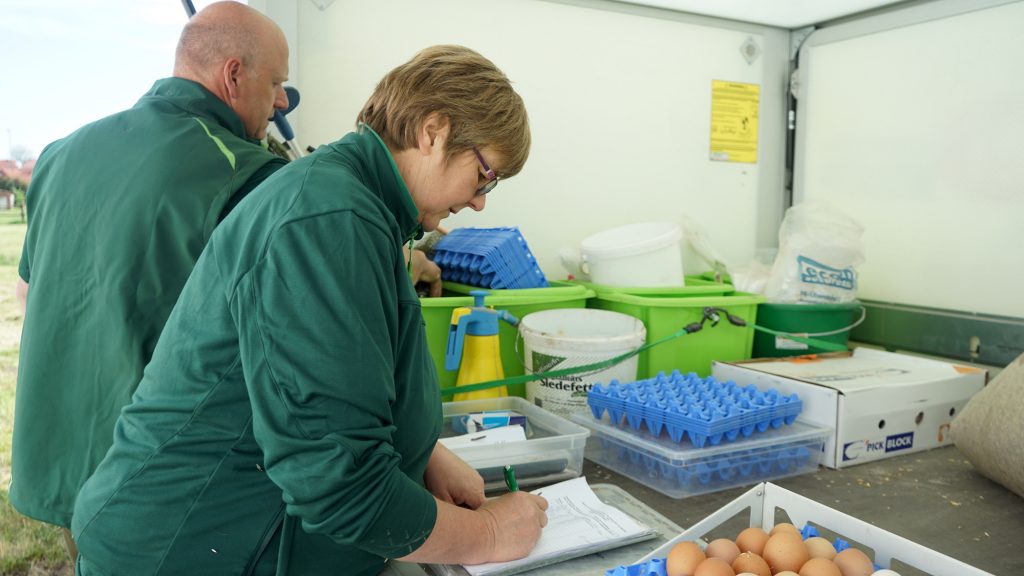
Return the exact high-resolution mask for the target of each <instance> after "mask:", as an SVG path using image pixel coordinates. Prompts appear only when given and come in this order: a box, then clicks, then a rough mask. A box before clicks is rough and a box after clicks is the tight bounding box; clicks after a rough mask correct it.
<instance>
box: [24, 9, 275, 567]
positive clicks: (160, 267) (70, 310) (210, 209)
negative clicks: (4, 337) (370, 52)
mask: <svg viewBox="0 0 1024 576" xmlns="http://www.w3.org/2000/svg"><path fill="white" fill-rule="evenodd" d="M175 56H176V57H175V66H174V76H173V77H171V78H166V79H162V80H158V81H157V82H156V83H155V84H154V85H153V88H152V89H151V90H150V91H149V92H148V93H147V94H146V95H144V96H143V97H142V98H141V99H140V100H139V101H138V103H137V104H136V105H135V106H134V107H133V108H131V109H129V110H126V111H124V112H120V113H118V114H114V115H113V116H109V117H107V118H104V119H102V120H99V121H97V122H94V123H92V124H89V125H87V126H85V127H83V128H81V129H79V130H77V131H76V132H74V133H72V134H71V135H70V136H67V137H66V138H64V139H62V140H58V141H57V142H54V143H53V144H51V145H50V146H48V147H47V148H46V150H44V152H43V154H42V155H41V157H40V159H39V163H38V164H37V166H36V172H35V178H34V180H33V182H32V186H31V187H30V188H29V191H28V196H27V202H28V216H29V225H28V233H27V236H26V239H25V246H24V251H23V254H22V258H21V264H20V269H19V273H20V274H19V275H20V277H21V282H20V288H21V292H22V294H25V293H27V302H26V305H27V308H26V313H25V324H24V331H23V334H22V341H21V356H20V365H19V372H18V386H17V400H16V403H15V420H14V444H13V464H12V482H11V487H10V500H11V503H12V504H13V505H14V507H15V508H16V509H17V510H18V511H19V512H21V513H22V514H25V515H26V516H30V517H32V518H36V519H39V520H42V521H44V522H48V523H51V524H56V525H59V526H63V527H70V525H71V514H72V511H73V509H74V505H75V496H76V494H77V493H78V490H79V489H80V487H81V486H82V484H83V483H84V482H85V480H86V479H87V478H88V477H89V475H90V474H92V472H93V470H94V469H95V467H96V465H97V464H99V462H100V460H101V459H102V458H103V455H104V454H105V453H106V452H107V449H108V448H109V447H110V444H111V441H112V439H113V429H114V422H115V421H116V419H117V417H118V414H119V413H120V411H121V408H122V407H123V406H124V405H126V404H128V402H129V401H130V399H131V395H132V393H133V392H134V391H135V388H136V386H137V385H138V383H139V381H140V380H141V378H142V372H143V368H144V367H145V366H146V364H147V363H148V362H149V359H150V357H151V356H152V353H153V348H154V346H155V345H156V343H157V337H158V336H159V335H160V332H161V330H162V329H163V326H164V323H165V322H166V320H167V317H168V315H169V314H170V312H171V308H172V307H173V306H174V303H175V301H176V300H177V298H178V294H179V293H180V292H181V289H182V287H183V286H184V284H185V280H186V279H187V278H188V276H189V273H190V272H191V271H192V268H193V266H194V265H195V263H196V260H197V259H198V258H199V254H200V253H201V251H202V249H203V247H204V246H205V245H206V243H207V241H208V240H209V238H210V235H211V234H212V233H213V229H214V227H215V226H216V225H217V224H218V222H219V221H220V219H221V218H222V217H223V216H224V214H225V213H226V212H227V211H228V210H229V209H230V208H231V207H232V206H234V205H235V204H236V203H237V202H238V201H239V200H240V199H241V197H243V196H244V195H245V194H247V193H248V192H249V191H250V190H252V189H253V188H254V187H255V186H256V185H257V184H259V183H260V182H262V181H263V180H264V179H265V178H267V176H269V175H270V174H271V173H272V172H274V171H275V170H277V169H278V168H280V167H281V166H283V165H284V163H285V162H284V160H282V159H280V158H277V157H275V156H274V155H272V154H270V153H269V152H267V151H266V149H265V148H264V147H263V146H261V145H260V142H259V141H260V140H261V139H262V138H263V137H264V136H265V135H266V130H267V124H268V119H269V118H270V117H271V116H272V115H273V113H274V109H275V108H277V109H283V108H285V107H286V106H287V96H286V95H285V92H284V89H283V86H282V83H283V82H284V81H285V80H286V79H287V76H288V45H287V42H286V40H285V37H284V34H283V33H282V32H281V30H280V29H279V28H278V27H277V26H276V25H275V24H274V23H273V22H272V21H271V20H270V19H268V18H267V17H265V16H263V15H262V14H260V13H259V12H257V11H255V10H253V9H251V8H249V7H247V6H245V5H243V4H238V3H234V2H223V3H217V4H213V5H211V6H209V7H207V8H206V9H205V10H203V11H201V12H200V13H198V14H197V15H196V16H195V17H194V18H193V19H192V20H191V21H190V22H189V23H188V25H187V26H186V27H185V29H184V31H183V32H182V35H181V39H180V41H179V43H178V47H177V53H176V55H175ZM29 287H30V288H29ZM68 544H69V550H70V551H71V552H72V556H73V555H74V548H73V542H70V541H69V542H68Z"/></svg>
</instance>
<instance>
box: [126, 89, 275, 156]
mask: <svg viewBox="0 0 1024 576" xmlns="http://www.w3.org/2000/svg"><path fill="white" fill-rule="evenodd" d="M146 97H157V98H165V99H169V100H173V101H174V102H175V103H176V104H177V105H178V106H180V107H181V108H182V109H184V110H185V111H186V112H188V113H189V114H193V115H195V116H199V117H202V118H209V119H212V120H213V121H215V122H216V123H217V124H219V125H220V126H222V127H224V129H225V130H229V131H230V132H231V133H232V134H234V135H235V136H238V137H239V138H242V139H244V140H248V141H249V142H258V141H257V140H255V139H253V138H249V137H248V136H246V135H245V126H244V125H243V124H242V119H241V118H239V117H238V114H235V111H234V110H232V109H231V108H230V107H229V106H228V105H227V104H225V103H224V101H223V100H221V99H220V98H218V97H217V96H215V95H214V94H213V92H210V91H209V90H207V89H206V88H204V87H203V85H202V84H199V83H198V82H194V81H192V80H186V79H184V78H162V79H160V80H157V81H156V82H155V83H154V84H153V87H152V88H150V89H149V92H146V95H145V96H143V98H146Z"/></svg>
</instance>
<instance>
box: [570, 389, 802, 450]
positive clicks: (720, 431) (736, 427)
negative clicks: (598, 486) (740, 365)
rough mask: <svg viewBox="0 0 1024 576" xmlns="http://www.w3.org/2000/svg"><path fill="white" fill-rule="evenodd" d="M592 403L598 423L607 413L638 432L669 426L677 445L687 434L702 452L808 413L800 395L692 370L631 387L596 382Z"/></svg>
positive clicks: (657, 431)
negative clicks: (721, 380) (725, 379)
mask: <svg viewBox="0 0 1024 576" xmlns="http://www.w3.org/2000/svg"><path fill="white" fill-rule="evenodd" d="M587 404H589V405H590V411H591V413H592V414H593V416H594V418H595V419H597V420H601V418H602V416H603V415H604V412H605V411H606V410H607V411H608V414H609V419H610V420H611V422H612V424H614V425H620V424H621V422H622V418H623V416H625V419H626V422H627V423H628V424H629V426H630V427H631V428H632V429H633V430H639V429H640V427H641V426H643V425H644V424H646V425H647V429H648V431H650V433H651V435H652V436H655V437H657V436H659V435H660V434H661V431H662V429H663V428H664V429H665V430H666V431H667V432H668V435H669V437H670V438H672V440H673V441H674V442H682V440H683V435H684V434H685V435H686V436H688V437H689V438H690V442H692V443H693V445H694V446H696V447H698V448H703V447H704V445H705V444H706V443H707V442H710V443H711V445H713V446H714V445H718V444H720V443H721V442H722V440H727V441H730V442H731V441H733V440H736V439H737V438H739V437H741V436H742V437H744V438H747V437H750V435H751V434H753V433H755V432H764V431H765V430H767V429H768V428H769V427H771V428H780V427H782V425H783V424H786V425H789V424H792V423H793V421H794V420H796V417H797V415H798V414H800V411H801V410H802V409H803V402H801V401H800V398H799V397H798V396H797V395H796V394H791V395H789V396H784V395H782V394H780V393H779V391H778V390H774V389H772V390H768V391H767V392H761V391H760V390H758V389H757V387H756V386H754V385H752V384H751V385H748V386H746V387H745V388H741V387H740V386H738V385H737V384H736V383H735V382H732V381H728V382H719V381H718V380H716V379H715V378H714V377H713V376H708V377H707V378H701V377H700V376H698V375H696V374H694V373H693V372H690V373H689V374H686V375H685V376H684V375H682V374H680V373H679V371H678V370H673V371H672V374H669V375H665V373H664V372H659V373H658V375H657V376H655V377H654V378H649V379H647V380H637V381H636V382H630V383H626V384H620V383H619V382H618V381H617V380H612V381H611V382H610V383H609V384H608V386H607V387H603V386H601V385H600V384H595V385H594V386H593V387H592V388H591V390H590V392H588V393H587Z"/></svg>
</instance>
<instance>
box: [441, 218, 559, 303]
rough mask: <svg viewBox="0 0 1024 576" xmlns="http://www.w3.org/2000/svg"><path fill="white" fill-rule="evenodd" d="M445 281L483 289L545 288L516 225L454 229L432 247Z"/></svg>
mask: <svg viewBox="0 0 1024 576" xmlns="http://www.w3.org/2000/svg"><path fill="white" fill-rule="evenodd" d="M434 262H436V263H437V264H438V266H440V267H441V275H442V277H443V278H444V279H445V280H448V281H451V282H460V283H462V284H469V285H471V286H481V287H483V288H494V289H503V288H546V287H547V286H548V281H547V279H545V278H544V273H543V272H541V269H540V267H539V266H537V260H536V258H534V257H533V253H532V252H530V248H529V247H528V246H527V245H526V240H525V239H524V238H523V235H522V234H520V233H519V229H518V228H457V229H455V230H452V231H451V232H449V233H448V234H447V235H445V236H444V238H442V239H441V240H440V241H439V242H438V243H437V245H436V246H435V247H434Z"/></svg>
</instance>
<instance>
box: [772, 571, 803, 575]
mask: <svg viewBox="0 0 1024 576" xmlns="http://www.w3.org/2000/svg"><path fill="white" fill-rule="evenodd" d="M775 576H800V575H799V574H797V573H796V572H793V571H792V570H783V571H782V572H776V573H775Z"/></svg>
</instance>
